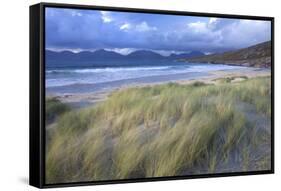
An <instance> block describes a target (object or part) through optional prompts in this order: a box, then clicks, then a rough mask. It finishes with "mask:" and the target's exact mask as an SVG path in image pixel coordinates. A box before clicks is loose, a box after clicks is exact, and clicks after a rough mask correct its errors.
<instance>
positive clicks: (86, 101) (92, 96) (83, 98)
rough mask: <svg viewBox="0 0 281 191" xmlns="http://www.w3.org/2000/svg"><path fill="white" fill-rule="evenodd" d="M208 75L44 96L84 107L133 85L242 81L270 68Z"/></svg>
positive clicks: (262, 73)
mask: <svg viewBox="0 0 281 191" xmlns="http://www.w3.org/2000/svg"><path fill="white" fill-rule="evenodd" d="M207 73H208V75H205V76H203V77H202V76H200V77H198V78H191V79H178V80H168V81H161V82H152V83H132V84H126V85H122V86H120V87H115V88H110V89H106V90H102V91H93V92H86V93H85V92H82V93H47V95H46V97H54V98H56V99H58V100H59V101H61V102H62V103H66V104H69V105H70V106H71V107H73V108H85V107H88V106H93V105H95V104H97V103H99V102H103V101H105V100H106V99H107V98H108V96H109V95H110V94H111V93H113V92H115V91H118V90H124V89H128V88H133V87H146V86H155V85H161V84H166V83H171V82H172V83H177V84H183V85H186V84H192V83H195V82H202V83H205V84H216V83H219V80H220V79H224V78H229V79H230V78H232V79H233V80H232V82H238V81H243V80H245V79H250V78H255V77H265V76H270V75H271V70H270V69H264V68H250V67H248V68H245V69H233V70H217V71H210V72H207Z"/></svg>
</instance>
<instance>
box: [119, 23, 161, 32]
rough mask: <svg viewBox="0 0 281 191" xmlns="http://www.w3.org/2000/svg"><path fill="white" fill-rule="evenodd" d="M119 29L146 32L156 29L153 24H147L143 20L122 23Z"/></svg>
mask: <svg viewBox="0 0 281 191" xmlns="http://www.w3.org/2000/svg"><path fill="white" fill-rule="evenodd" d="M119 29H120V30H124V31H128V30H134V31H137V32H148V31H156V30H157V28H156V27H153V26H149V25H148V24H147V23H146V22H145V21H143V22H141V23H139V24H136V25H133V24H131V23H124V24H122V25H121V26H120V27H119Z"/></svg>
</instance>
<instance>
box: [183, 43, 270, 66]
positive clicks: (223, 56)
mask: <svg viewBox="0 0 281 191" xmlns="http://www.w3.org/2000/svg"><path fill="white" fill-rule="evenodd" d="M184 60H187V61H189V62H199V63H202V62H210V63H225V64H234V65H245V66H254V67H265V68H268V67H271V41H267V42H264V43H260V44H257V45H254V46H250V47H248V48H243V49H239V50H234V51H229V52H225V53H218V54H211V55H206V56H201V57H196V58H190V59H184Z"/></svg>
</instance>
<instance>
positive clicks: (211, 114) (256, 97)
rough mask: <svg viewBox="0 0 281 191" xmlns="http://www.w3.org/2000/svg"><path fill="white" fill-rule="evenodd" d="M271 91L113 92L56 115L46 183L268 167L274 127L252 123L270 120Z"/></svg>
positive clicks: (263, 85) (169, 88)
mask: <svg viewBox="0 0 281 191" xmlns="http://www.w3.org/2000/svg"><path fill="white" fill-rule="evenodd" d="M270 87H271V86H270V78H268V77H266V78H255V79H246V80H245V81H243V82H239V83H221V84H218V85H206V84H204V83H194V84H191V85H179V84H176V83H169V84H165V85H156V86H152V87H142V88H129V89H126V90H120V91H116V92H114V93H112V95H111V96H110V97H109V98H108V99H107V100H106V101H105V102H102V103H100V104H98V105H96V106H94V107H90V108H86V109H83V110H74V111H72V112H67V113H65V114H63V115H61V116H60V117H59V118H58V120H57V121H56V125H55V126H56V127H55V128H54V132H53V133H52V137H51V140H50V142H49V144H48V147H47V148H48V149H47V153H46V154H47V155H46V157H47V159H46V171H47V174H46V181H47V183H59V182H72V181H92V180H94V181H95V180H96V181H97V180H112V179H126V178H143V177H157V176H174V175H186V174H198V173H215V172H235V171H245V170H261V169H270V162H269V161H270V157H268V156H269V153H270V145H269V143H270V123H267V122H265V123H264V124H265V125H264V126H261V125H259V124H258V123H257V122H256V120H255V118H259V117H261V116H262V117H263V118H265V119H267V120H268V121H270V115H271V113H270V111H271V100H270V97H271V96H270V95H271V89H270ZM249 108H253V109H251V110H249ZM249 111H250V112H249ZM252 116H254V117H252ZM264 148H266V150H264Z"/></svg>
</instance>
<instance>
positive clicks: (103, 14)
mask: <svg viewBox="0 0 281 191" xmlns="http://www.w3.org/2000/svg"><path fill="white" fill-rule="evenodd" d="M100 13H101V18H102V21H103V22H104V23H110V22H112V20H113V19H112V18H111V17H110V15H109V12H107V11H101V12H100Z"/></svg>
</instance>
